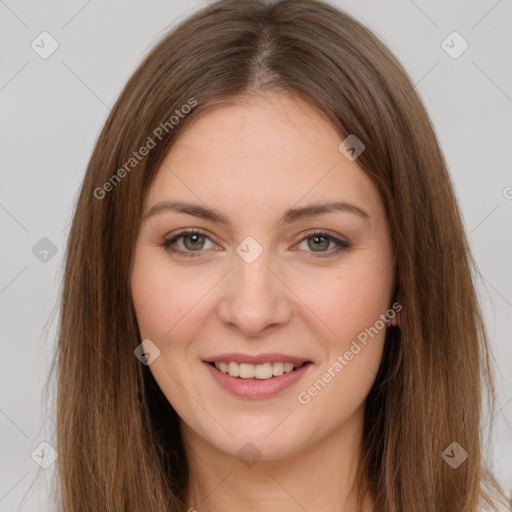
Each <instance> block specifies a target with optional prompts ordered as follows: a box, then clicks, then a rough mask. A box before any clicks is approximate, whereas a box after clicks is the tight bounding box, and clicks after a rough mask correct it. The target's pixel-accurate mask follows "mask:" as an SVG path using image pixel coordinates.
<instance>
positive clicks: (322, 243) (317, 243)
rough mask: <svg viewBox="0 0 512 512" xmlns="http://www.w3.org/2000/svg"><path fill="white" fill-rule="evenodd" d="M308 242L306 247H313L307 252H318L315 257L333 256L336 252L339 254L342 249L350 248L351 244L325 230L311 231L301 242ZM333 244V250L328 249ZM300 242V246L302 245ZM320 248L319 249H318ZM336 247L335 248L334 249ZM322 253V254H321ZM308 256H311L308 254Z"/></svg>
mask: <svg viewBox="0 0 512 512" xmlns="http://www.w3.org/2000/svg"><path fill="white" fill-rule="evenodd" d="M304 243H305V244H306V247H307V248H309V249H312V250H311V251H308V250H307V249H306V251H307V252H313V253H317V254H315V256H313V258H316V257H318V258H326V257H329V256H333V255H335V254H338V253H339V252H340V251H343V250H345V249H350V244H349V243H348V242H345V241H344V240H340V239H338V238H336V237H335V236H333V235H331V234H329V233H324V232H313V233H309V234H308V235H307V236H306V237H305V238H304V239H303V240H302V241H301V242H300V244H304ZM331 243H332V244H333V246H334V248H333V247H332V246H331V250H329V251H328V250H327V249H328V248H329V246H330V245H331ZM300 244H299V246H300ZM317 249H318V250H317ZM332 249H334V250H332ZM319 253H322V254H319ZM307 257H308V258H309V257H311V256H307Z"/></svg>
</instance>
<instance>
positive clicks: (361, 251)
mask: <svg viewBox="0 0 512 512" xmlns="http://www.w3.org/2000/svg"><path fill="white" fill-rule="evenodd" d="M341 140H342V139H341V138H340V136H339V135H338V134H337V132H336V131H335V130H334V128H333V127H332V126H331V125H330V124H328V122H327V121H326V120H325V119H324V117H322V116H321V115H320V114H319V113H317V112H316V111H315V110H313V108H312V107H310V106H309V105H308V104H307V103H305V102H304V101H303V100H301V99H300V98H297V97H294V96H291V95H287V94H282V93H281V94H277V93H272V94H267V95H266V96H262V97H253V98H251V99H250V100H249V99H245V100H243V101H242V100H240V101H238V102H232V103H229V104H226V105H223V106H222V107H217V108H215V109H211V110H209V111H207V112H206V113H203V114H202V115H201V116H199V117H198V118H197V119H196V120H194V122H193V123H192V124H191V125H189V126H188V127H187V129H186V130H185V131H184V132H183V133H182V134H181V135H180V138H179V139H178V140H177V142H176V143H175V144H174V145H173V147H172V148H171V149H170V151H169V153H168V155H167V156H166V158H165V161H164V162H163V164H162V166H161V168H160V169H159V170H158V173H157V175H156V178H155V180H154V182H153V183H152V186H151V187H150V190H149V192H148V195H147V198H146V206H145V211H146V213H147V212H148V211H149V210H150V209H151V208H152V207H153V206H155V205H156V204H158V203H160V202H161V201H167V200H181V201H186V202H190V203H194V204H199V205H202V206H208V207H210V208H214V209H216V210H218V211H220V212H222V213H223V214H224V215H225V216H227V217H228V218H229V219H230V221H231V222H232V225H233V226H232V231H230V230H229V229H228V228H227V227H226V226H224V225H222V224H218V223H215V222H213V221H210V220H205V219H202V218H198V217H195V216H192V215H189V214H185V213H176V212H173V211H169V210H161V211H160V212H159V213H156V214H154V215H152V216H150V217H148V218H147V219H145V220H144V222H143V225H142V227H141V230H140V233H139V237H138V240H137V245H136V249H135V258H134V262H133V273H132V280H131V286H132V294H133V302H134V307H135V311H136V316H137V321H138V324H139V328H140V332H141V336H142V340H144V339H150V340H152V342H153V343H154V344H155V345H156V346H157V347H158V348H159V350H160V356H159V357H158V358H156V359H155V361H154V362H152V363H151V365H150V367H149V368H150V370H151V372H152V374H153V375H154V377H155V379H156V381H157V383H158V385H159V386H160V388H161V389H162V391H163V393H164V394H165V396H166V397H167V399H168V400H169V402H170V403H171V404H172V406H173V407H174V409H175V410H176V411H177V413H178V415H179V416H180V418H181V427H182V434H183V441H184V445H185V449H186V453H187V458H188V461H189V465H190V472H191V481H192V487H191V488H190V489H189V498H188V501H189V503H188V506H189V507H194V508H195V509H196V510H198V511H199V512H201V511H203V510H211V511H221V510H222V511H235V510H246V511H256V510H258V511H259V510H266V511H280V512H282V511H283V510H286V511H296V510H297V511H298V510H304V509H306V510H309V511H311V510H322V511H325V512H329V511H341V510H343V511H349V510H356V508H355V506H356V505H355V503H356V502H355V494H354V492H352V491H351V490H352V485H353V482H354V471H355V465H356V463H357V461H358V452H357V447H358V443H359V441H360V439H361V432H362V427H363V411H364V403H365V399H366V397H367V395H368V392H369V390H370V388H371V386H372V384H373V382H374V380H375V376H376V372H377V370H378V367H379V364H380V361H381V358H382V350H383V344H384V336H385V328H383V329H381V330H379V332H378V334H377V335H376V336H374V337H373V338H369V342H368V343H367V345H366V346H364V347H363V349H362V350H361V351H360V352H359V353H357V355H355V356H354V357H353V359H352V360H351V361H349V362H348V364H347V365H346V366H345V367H344V368H343V369H342V370H341V371H339V372H338V373H337V374H336V377H335V378H332V379H331V381H330V382H329V383H328V384H327V385H326V386H325V387H324V388H323V389H322V390H321V392H319V393H318V394H317V395H316V396H314V397H312V398H311V400H310V401H309V403H307V404H302V403H300V402H299V400H298V394H299V393H300V392H304V391H307V390H308V388H309V387H310V386H311V385H312V384H314V383H315V382H316V381H317V380H318V379H321V378H322V375H323V374H324V373H325V372H326V371H327V369H328V368H329V367H332V365H333V363H334V362H335V361H336V360H337V357H338V356H339V355H343V354H344V353H345V352H346V351H347V350H348V349H349V348H350V346H351V343H352V342H353V340H356V339H357V336H358V334H360V333H361V332H362V331H364V329H365V328H368V327H370V326H373V325H374V324H375V322H376V321H377V320H378V319H379V315H381V314H383V313H385V312H386V310H388V309H389V308H390V306H391V303H390V301H391V293H392V282H393V250H392V243H391V237H390V232H389V226H388V221H387V218H386V214H385V210H384V206H383V204H382V201H381V198H380V196H379V194H378V191H377V189H376V188H375V186H374V185H373V183H372V182H371V180H370V179H369V178H368V177H367V176H366V174H365V173H364V172H363V171H362V169H361V168H360V167H359V166H358V165H357V160H355V161H349V160H348V159H347V158H346V157H345V156H344V155H343V154H342V153H341V152H340V151H339V150H338V146H339V144H340V142H341ZM335 200H336V201H340V200H343V201H346V202H349V203H351V204H354V205H356V206H358V207H360V208H361V209H363V210H365V211H366V212H367V214H368V215H369V219H365V218H362V217H360V216H358V215H355V214H353V213H350V212H332V213H327V214H323V215H321V216H317V217H311V218H303V219H300V220H298V221H296V222H294V223H292V224H288V225H282V226H280V225H277V224H276V222H277V220H278V218H280V216H281V215H282V214H283V212H284V211H285V210H287V209H288V208H292V207H300V206H306V205H309V204H312V203H325V202H328V201H335ZM182 228H198V229H202V230H203V231H205V232H206V236H204V237H199V238H193V235H192V238H191V236H190V235H189V236H188V237H185V238H183V237H182V238H181V239H178V240H177V241H176V242H175V243H174V244H173V247H174V248H176V249H181V250H183V251H187V250H188V253H191V252H194V248H196V250H195V252H194V254H198V251H199V256H198V257H196V258H191V257H187V256H182V255H179V254H173V253H172V252H169V251H167V250H166V249H165V248H164V247H163V245H162V244H163V243H164V242H165V240H166V239H170V238H172V236H174V235H175V234H176V233H177V231H178V230H180V229H182ZM315 230H317V231H322V230H327V231H328V232H330V233H331V234H332V235H333V236H336V237H337V238H340V239H342V240H345V241H348V242H349V243H350V248H348V249H343V250H341V251H339V252H336V247H337V246H336V244H335V243H333V242H332V243H328V242H327V241H326V240H323V239H321V240H320V242H319V243H318V245H319V246H320V247H318V248H316V246H315V244H314V242H315V240H314V237H313V236H312V235H311V234H310V232H311V231H313V232H314V231H315ZM247 236H251V237H253V238H254V239H255V240H256V241H257V242H258V244H259V245H260V246H261V247H262V248H263V253H262V254H261V255H260V256H259V257H258V258H257V259H256V260H255V261H254V262H252V263H247V262H246V261H245V260H244V259H243V258H242V257H240V256H239V254H238V253H237V252H236V248H237V246H238V245H239V244H240V243H241V242H242V241H243V240H244V239H245V238H246V237H247ZM308 237H309V238H308ZM185 243H186V244H187V245H185ZM194 244H195V245H194ZM197 247H198V248H199V249H197ZM329 253H330V256H328V257H321V256H322V254H329ZM392 323H395V321H394V320H393V321H392ZM360 345H361V344H360ZM226 352H238V353H245V354H259V353H264V352H282V353H286V354H294V355H297V356H300V357H305V358H307V359H308V360H310V361H312V362H313V365H312V366H310V367H309V369H308V370H307V372H306V373H305V374H304V376H303V377H302V378H301V379H300V380H299V381H298V382H296V383H295V384H294V385H293V386H292V387H290V388H288V389H286V390H284V391H282V392H281V393H279V394H277V395H275V396H272V397H270V398H266V399H259V400H257V399H247V398H246V399H242V398H239V397H236V396H234V395H231V394H229V393H228V392H227V391H225V390H224V389H223V388H221V387H220V386H219V385H218V384H217V383H216V382H215V381H214V379H213V378H212V376H211V375H210V372H209V371H208V369H207V368H205V365H204V363H203V362H202V361H203V360H204V359H205V358H207V357H208V356H209V357H212V356H215V355H218V354H222V353H226ZM248 442H251V443H252V444H253V445H255V446H256V447H257V449H258V450H259V452H260V454H261V455H260V456H261V458H260V460H259V461H258V462H257V463H256V464H255V465H253V466H252V467H247V466H245V465H244V464H243V463H242V462H241V461H240V459H239V458H238V456H237V453H238V452H239V451H240V450H241V449H242V447H244V446H245V445H246V443H248ZM245 449H246V450H247V448H245ZM305 483H307V485H305ZM301 507H304V508H301ZM371 510H372V502H371V500H370V499H369V498H367V499H366V501H365V502H364V506H363V511H365V512H366V511H371Z"/></svg>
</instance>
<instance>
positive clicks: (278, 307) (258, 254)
mask: <svg viewBox="0 0 512 512" xmlns="http://www.w3.org/2000/svg"><path fill="white" fill-rule="evenodd" d="M248 238H249V239H246V240H244V241H243V242H242V243H241V244H239V246H238V247H237V249H236V252H237V254H236V255H235V256H234V263H233V266H234V268H233V271H232V272H230V277H229V285H228V287H227V289H226V291H225V295H224V297H223V300H222V308H221V318H222V320H223V321H224V322H227V323H229V324H232V325H236V326H237V327H238V328H239V329H240V330H241V331H245V333H246V334H247V335H257V334H258V333H260V332H261V331H263V330H264V329H265V328H266V327H267V326H269V325H274V324H278V323H283V322H285V321H287V319H288V318H289V306H288V305H287V298H286V291H285V289H286V288H285V287H284V286H283V285H282V283H280V281H279V279H277V277H276V276H275V275H274V274H273V272H272V271H271V270H270V268H272V266H273V262H272V257H271V256H272V254H271V251H270V250H269V249H267V248H265V247H263V246H262V245H260V244H259V243H257V242H256V241H255V240H254V239H252V240H251V239H250V238H251V237H248ZM274 266H275V265H274ZM269 267H270V268H269Z"/></svg>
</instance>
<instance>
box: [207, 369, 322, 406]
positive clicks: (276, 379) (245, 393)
mask: <svg viewBox="0 0 512 512" xmlns="http://www.w3.org/2000/svg"><path fill="white" fill-rule="evenodd" d="M203 364H204V366H205V367H206V369H207V370H208V371H209V373H210V375H211V376H212V378H213V380H214V381H215V382H216V383H217V384H218V385H219V386H220V388H222V389H223V390H225V391H228V392H229V393H230V394H231V395H235V396H237V397H240V398H249V399H253V400H257V399H264V398H269V397H271V396H274V395H277V394H278V393H280V392H282V391H284V390H285V389H287V388H289V387H291V386H292V385H293V384H295V383H296V382H297V381H298V380H299V379H301V378H302V377H303V376H304V374H305V373H306V372H307V371H308V369H309V368H310V367H311V366H313V363H312V362H311V361H308V362H301V363H292V362H279V361H277V362H274V363H262V364H250V363H237V362H235V361H229V362H228V361H223V362H220V361H219V362H203Z"/></svg>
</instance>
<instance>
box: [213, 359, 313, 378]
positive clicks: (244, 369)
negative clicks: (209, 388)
mask: <svg viewBox="0 0 512 512" xmlns="http://www.w3.org/2000/svg"><path fill="white" fill-rule="evenodd" d="M207 362H208V364H209V365H210V366H212V367H213V368H215V369H216V370H218V371H219V372H221V373H224V374H226V375H229V376H230V377H234V378H236V379H241V380H245V379H253V380H254V379H257V380H271V379H276V378H279V377H281V376H282V375H285V374H288V373H292V372H295V371H297V370H298V369H299V368H302V367H304V366H308V365H311V364H312V362H311V361H304V362H300V363H293V362H290V361H276V362H273V363H271V362H266V363H262V364H250V363H238V362H237V361H217V362H214V361H207Z"/></svg>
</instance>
